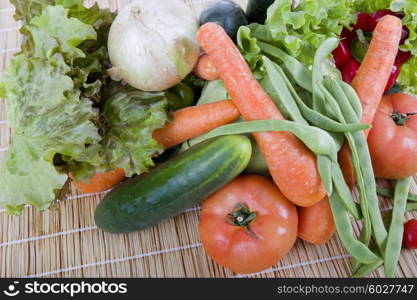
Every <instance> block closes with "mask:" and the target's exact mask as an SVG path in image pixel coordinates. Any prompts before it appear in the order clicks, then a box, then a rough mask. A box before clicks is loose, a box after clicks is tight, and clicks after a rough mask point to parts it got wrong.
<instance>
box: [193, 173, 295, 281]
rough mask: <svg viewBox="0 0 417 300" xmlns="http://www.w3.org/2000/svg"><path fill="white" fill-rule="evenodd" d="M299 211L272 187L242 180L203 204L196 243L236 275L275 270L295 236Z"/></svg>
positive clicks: (247, 178) (252, 178) (264, 180)
mask: <svg viewBox="0 0 417 300" xmlns="http://www.w3.org/2000/svg"><path fill="white" fill-rule="evenodd" d="M297 223H298V218H297V209H296V207H295V206H294V205H293V204H292V203H291V202H290V201H289V200H287V199H286V198H285V197H284V196H283V195H282V193H281V192H280V191H279V189H278V188H277V187H276V185H275V184H274V183H273V182H272V181H271V180H269V179H267V178H266V177H263V176H258V175H246V176H240V177H238V178H236V179H235V180H233V181H232V182H231V183H229V184H228V185H226V186H225V187H223V188H222V189H220V190H218V191H217V192H216V193H214V194H212V195H211V196H209V197H208V198H207V199H206V200H204V202H203V204H202V211H201V215H200V225H199V231H200V239H201V241H202V243H203V246H204V249H205V250H206V252H207V254H208V255H209V256H210V257H212V258H213V260H214V261H215V262H216V263H218V264H219V265H222V266H224V267H227V268H229V269H231V270H232V271H234V272H237V273H246V274H247V273H254V272H259V271H261V270H264V269H266V268H269V267H271V266H273V265H274V264H275V263H276V262H278V261H279V260H280V259H281V258H282V257H283V256H284V255H286V254H287V253H288V252H289V251H290V249H291V248H292V247H293V245H294V243H295V240H296V238H297Z"/></svg>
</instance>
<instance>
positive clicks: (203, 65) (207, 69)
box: [193, 54, 219, 80]
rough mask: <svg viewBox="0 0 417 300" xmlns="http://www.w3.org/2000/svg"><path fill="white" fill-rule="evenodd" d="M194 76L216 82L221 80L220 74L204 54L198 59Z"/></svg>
mask: <svg viewBox="0 0 417 300" xmlns="http://www.w3.org/2000/svg"><path fill="white" fill-rule="evenodd" d="M193 74H194V75H195V76H197V77H199V78H201V79H205V80H216V79H219V73H218V72H217V70H216V68H215V67H214V66H213V64H212V63H211V61H210V58H209V57H208V55H207V54H203V55H201V56H200V58H199V59H198V62H197V64H196V65H195V67H194V70H193Z"/></svg>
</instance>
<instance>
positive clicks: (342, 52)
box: [333, 40, 351, 68]
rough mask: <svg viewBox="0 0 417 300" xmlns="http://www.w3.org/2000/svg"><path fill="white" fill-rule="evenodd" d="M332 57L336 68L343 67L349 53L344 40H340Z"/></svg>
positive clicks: (347, 45)
mask: <svg viewBox="0 0 417 300" xmlns="http://www.w3.org/2000/svg"><path fill="white" fill-rule="evenodd" d="M333 57H334V60H335V63H336V67H338V68H341V67H343V66H344V65H345V64H346V63H347V62H348V60H349V59H350V57H351V53H350V50H349V44H348V43H347V41H346V40H341V41H340V43H339V46H338V47H337V48H336V49H335V50H334V51H333Z"/></svg>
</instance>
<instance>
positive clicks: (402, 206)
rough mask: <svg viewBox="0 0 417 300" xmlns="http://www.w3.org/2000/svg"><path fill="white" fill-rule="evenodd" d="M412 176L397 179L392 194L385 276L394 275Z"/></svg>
mask: <svg viewBox="0 0 417 300" xmlns="http://www.w3.org/2000/svg"><path fill="white" fill-rule="evenodd" d="M411 180H412V177H408V178H404V179H401V180H398V181H397V184H396V186H395V194H394V209H393V211H392V218H391V225H390V227H389V232H388V238H387V246H386V249H385V264H384V267H385V276H386V277H394V274H395V267H396V265H397V263H398V259H399V257H400V252H401V245H402V239H403V233H404V214H405V211H406V204H407V195H408V192H409V190H410V186H411Z"/></svg>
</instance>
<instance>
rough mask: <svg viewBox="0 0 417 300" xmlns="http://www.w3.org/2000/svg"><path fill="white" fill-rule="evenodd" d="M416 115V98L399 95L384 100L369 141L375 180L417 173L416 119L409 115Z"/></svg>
mask: <svg viewBox="0 0 417 300" xmlns="http://www.w3.org/2000/svg"><path fill="white" fill-rule="evenodd" d="M414 112H417V99H416V98H415V97H412V96H409V95H406V94H402V93H396V94H391V95H386V96H384V97H383V98H382V102H381V104H380V106H379V108H378V110H377V112H376V114H375V119H374V121H373V124H372V130H371V131H370V133H369V138H368V145H369V151H370V153H371V158H372V164H373V167H374V172H375V176H376V177H379V178H387V179H400V178H404V177H408V176H412V175H414V174H415V173H417V116H415V115H412V114H410V115H408V116H407V115H406V114H408V113H414ZM398 119H400V120H398Z"/></svg>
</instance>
